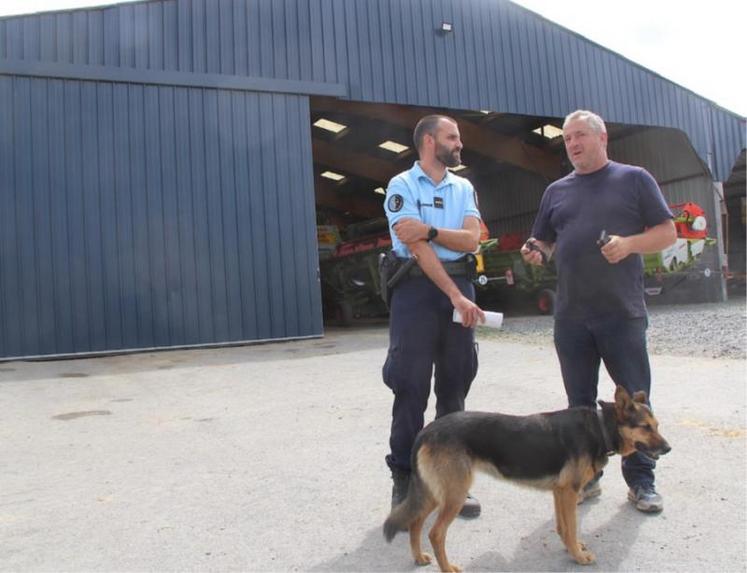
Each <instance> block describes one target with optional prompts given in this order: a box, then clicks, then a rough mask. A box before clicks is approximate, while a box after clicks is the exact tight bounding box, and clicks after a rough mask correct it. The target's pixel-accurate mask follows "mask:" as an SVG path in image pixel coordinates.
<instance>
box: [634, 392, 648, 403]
mask: <svg viewBox="0 0 747 573" xmlns="http://www.w3.org/2000/svg"><path fill="white" fill-rule="evenodd" d="M633 401H634V402H640V403H641V404H645V403H646V402H648V397H647V396H646V392H644V391H643V390H640V391H638V392H636V393H635V394H633Z"/></svg>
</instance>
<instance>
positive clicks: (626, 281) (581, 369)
mask: <svg viewBox="0 0 747 573" xmlns="http://www.w3.org/2000/svg"><path fill="white" fill-rule="evenodd" d="M563 139H564V141H565V148H566V152H567V154H568V158H569V159H570V161H571V163H572V164H573V167H574V171H573V172H572V173H570V174H569V175H567V176H566V177H563V178H562V179H559V180H558V181H555V182H554V183H552V184H551V185H550V186H548V188H547V189H546V190H545V194H544V195H543V197H542V201H541V203H540V208H539V212H538V213H537V217H536V219H535V222H534V226H533V228H532V238H530V239H529V240H528V241H527V244H525V245H524V247H522V250H521V252H522V255H523V256H524V259H525V260H526V261H527V262H528V263H530V264H535V265H541V264H542V257H543V254H544V256H545V257H547V258H549V257H550V256H552V257H554V259H555V267H556V268H557V272H558V285H557V299H556V306H555V328H554V338H555V349H556V351H557V353H558V359H559V361H560V368H561V371H562V374H563V383H564V384H565V390H566V394H567V396H568V404H569V406H570V407H573V406H588V407H591V408H595V407H596V398H597V384H598V381H599V366H600V363H601V361H604V365H605V367H606V368H607V371H608V372H609V375H610V377H611V378H612V379H613V380H614V382H615V383H616V384H619V385H621V386H623V387H625V389H626V390H628V392H630V393H631V394H632V393H633V392H637V391H639V390H644V391H645V392H646V394H647V395H648V396H650V390H651V372H650V367H649V360H648V352H647V350H646V328H647V326H648V315H647V312H646V304H645V302H644V298H643V260H642V257H641V255H642V254H645V253H653V252H658V251H661V250H662V249H664V248H666V247H668V246H669V245H671V244H672V243H674V241H675V240H676V238H677V235H676V231H675V227H674V222H673V221H672V212H671V211H670V210H669V207H668V206H667V204H666V202H665V200H664V197H663V195H662V193H661V190H660V189H659V186H658V185H657V183H656V181H655V180H654V178H653V177H652V176H651V175H650V174H649V173H648V172H647V171H646V170H645V169H642V168H640V167H635V166H632V165H625V164H622V163H616V162H614V161H610V160H609V159H608V157H607V128H606V127H605V125H604V121H603V120H602V119H601V118H600V117H599V116H598V115H596V114H594V113H592V112H590V111H585V110H578V111H575V112H573V113H571V114H570V115H568V116H567V117H566V118H565V122H564V124H563ZM532 243H533V244H532ZM530 245H531V246H533V247H535V248H530ZM536 248H539V250H537V249H536ZM655 466H656V464H655V462H654V460H652V459H651V458H649V457H647V456H644V455H643V454H640V453H635V454H632V455H630V456H627V457H625V458H623V461H622V472H623V477H624V478H625V481H626V483H627V484H628V486H629V487H630V491H629V493H628V498H629V499H630V500H631V501H632V502H633V503H634V505H635V506H636V507H637V508H638V509H639V510H641V511H645V512H658V511H661V510H662V509H663V507H664V504H663V500H662V498H661V496H660V495H659V494H658V493H657V492H656V490H655V489H654V471H653V470H654V468H655ZM599 477H601V474H600V475H599V476H597V478H596V479H595V480H592V482H591V483H590V484H588V485H587V486H586V488H585V489H584V492H583V493H582V496H581V501H583V499H584V498H585V497H592V496H595V495H599V494H600V493H601V488H600V486H599Z"/></svg>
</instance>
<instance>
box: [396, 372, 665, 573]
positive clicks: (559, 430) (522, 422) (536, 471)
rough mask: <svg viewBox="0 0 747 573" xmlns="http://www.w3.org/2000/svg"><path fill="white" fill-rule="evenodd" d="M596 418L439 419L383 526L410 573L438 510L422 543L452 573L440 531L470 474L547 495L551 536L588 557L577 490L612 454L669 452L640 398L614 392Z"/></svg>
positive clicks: (566, 414) (578, 413)
mask: <svg viewBox="0 0 747 573" xmlns="http://www.w3.org/2000/svg"><path fill="white" fill-rule="evenodd" d="M599 404H600V406H601V410H596V412H595V411H594V410H593V409H590V408H568V409H566V410H560V411H558V412H549V413H543V414H535V415H531V416H509V415H506V414H490V413H484V412H456V413H453V414H449V415H447V416H443V417H442V418H439V419H437V420H435V421H434V422H432V423H431V424H429V425H428V426H426V427H425V428H424V429H423V430H421V432H420V433H419V434H418V436H417V438H416V439H415V444H414V446H413V450H412V452H413V453H412V474H411V477H410V486H409V489H408V492H407V497H406V498H405V500H404V501H403V502H402V503H401V504H399V505H398V506H397V507H395V508H394V509H393V510H392V512H391V514H390V515H389V517H388V519H387V520H386V522H385V523H384V537H385V538H386V540H387V541H391V540H392V539H393V538H394V536H395V535H396V534H397V532H398V531H407V530H408V529H409V531H410V548H411V550H412V556H413V557H414V559H415V562H416V563H417V564H418V565H427V564H429V563H430V562H431V556H430V555H428V554H427V553H424V552H423V551H422V550H421V547H420V537H421V533H422V530H423V523H424V522H425V520H426V518H427V517H428V515H429V514H430V513H431V512H432V511H433V510H434V509H436V508H438V510H439V512H438V517H437V518H436V521H435V523H434V524H433V527H432V528H431V530H430V533H429V535H428V537H429V539H430V541H431V545H432V546H433V549H434V551H435V554H436V560H437V561H438V565H439V567H440V568H441V571H460V569H459V567H457V566H455V565H453V564H451V563H450V562H449V560H448V558H447V557H446V530H447V529H448V528H449V525H450V524H451V522H452V521H453V520H454V518H455V517H456V516H457V514H458V513H459V511H460V509H461V507H462V504H463V503H464V500H465V497H466V495H467V492H468V491H469V489H470V486H471V485H472V480H473V478H474V472H475V471H482V472H484V473H487V474H488V475H492V476H494V477H497V478H504V479H508V480H512V481H515V482H517V483H518V484H520V485H526V486H531V487H534V488H538V489H545V490H552V492H553V496H554V498H555V523H556V529H557V532H558V535H560V538H561V539H562V541H563V543H564V544H565V546H566V548H567V549H568V552H569V553H570V554H571V556H572V557H573V558H574V559H575V560H576V561H577V562H578V563H581V564H584V565H586V564H589V563H592V562H593V561H594V555H593V554H592V553H591V552H590V551H589V550H588V549H587V548H586V546H585V545H584V544H583V543H582V542H581V541H579V540H578V538H577V537H576V528H577V523H576V505H577V502H578V496H579V492H580V491H581V489H582V488H583V487H584V486H585V485H586V484H587V483H588V482H589V480H591V479H592V478H593V477H594V476H595V475H596V474H597V472H599V471H600V470H601V469H602V468H603V467H604V466H605V465H607V459H608V457H609V456H610V455H612V454H615V453H617V454H620V455H622V456H626V455H629V454H632V453H634V452H636V451H639V452H642V453H644V454H646V455H647V456H650V457H652V458H654V459H656V458H658V457H659V456H660V455H662V454H666V453H667V452H668V451H669V450H670V447H669V444H667V442H666V440H665V439H664V438H663V437H662V436H661V435H660V434H659V431H658V422H657V421H656V418H654V415H653V414H652V412H651V410H650V409H649V407H648V406H647V405H646V393H645V392H636V393H635V394H634V395H633V397H632V398H631V397H630V394H628V392H627V391H626V390H625V389H624V388H623V387H622V386H617V389H616V390H615V402H614V403H612V402H603V401H601V400H600V401H599Z"/></svg>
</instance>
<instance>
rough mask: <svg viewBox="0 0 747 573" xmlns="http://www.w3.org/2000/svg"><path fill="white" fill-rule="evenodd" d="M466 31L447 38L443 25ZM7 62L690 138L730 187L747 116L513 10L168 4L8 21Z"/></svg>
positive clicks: (1, 45) (332, 0)
mask: <svg viewBox="0 0 747 573" xmlns="http://www.w3.org/2000/svg"><path fill="white" fill-rule="evenodd" d="M444 20H445V21H448V22H451V23H452V24H453V30H454V31H453V32H452V33H449V34H443V33H441V32H438V31H437V30H438V28H440V25H441V22H442V21H444ZM0 58H7V59H14V60H17V59H21V60H43V61H49V62H65V63H75V64H88V65H91V64H92V65H109V66H123V67H129V68H138V69H151V70H179V71H183V72H207V73H221V74H236V75H247V76H256V77H266V78H282V79H294V80H313V81H317V82H332V83H341V84H345V85H347V86H348V87H349V97H350V99H353V100H360V101H371V102H392V103H405V104H411V105H421V106H440V107H447V108H454V109H474V110H476V109H491V110H494V111H500V112H509V113H517V114H522V115H538V116H550V117H563V116H564V115H566V114H567V113H568V112H569V111H572V110H573V109H576V108H588V109H593V110H595V111H597V112H599V113H600V114H601V115H602V116H603V117H605V119H606V120H608V121H611V122H618V123H625V124H639V125H656V126H664V127H676V128H679V129H681V130H683V131H684V132H685V133H687V134H688V137H689V138H690V140H691V141H692V142H693V147H694V148H695V150H696V152H697V153H698V155H699V156H700V157H701V158H702V159H703V161H704V162H705V163H706V164H707V165H709V166H712V172H713V173H714V174H715V178H716V179H717V180H719V181H724V180H726V179H727V178H728V176H729V173H730V170H731V167H732V165H733V163H734V160H735V159H736V157H737V156H738V154H739V152H740V151H741V150H742V149H743V148H744V147H745V137H746V135H745V124H744V118H740V117H738V116H736V115H735V114H732V113H730V112H727V111H725V110H723V109H721V108H719V107H717V106H714V105H713V104H711V103H710V102H709V101H707V100H705V99H703V98H701V97H699V96H697V95H695V94H694V93H692V92H690V91H688V90H686V89H683V88H681V87H679V86H677V85H675V84H673V83H671V82H669V81H667V80H665V79H664V78H662V77H660V76H658V75H657V74H655V73H652V72H650V71H648V70H646V69H644V68H642V67H640V66H638V65H636V64H634V63H632V62H630V61H629V60H626V59H625V58H622V57H620V56H618V55H617V54H614V53H613V52H610V51H609V50H607V49H605V48H603V47H601V46H598V45H596V44H594V43H592V42H590V41H587V40H585V39H583V38H582V37H580V36H578V35H576V34H574V33H572V32H570V31H568V30H566V29H564V28H562V27H560V26H558V25H556V24H554V23H552V22H550V21H548V20H545V19H544V18H542V17H540V16H537V15H536V14H533V13H531V12H529V11H527V10H525V9H524V8H522V7H520V6H518V5H515V4H512V3H511V2H508V1H506V0H408V1H406V2H403V1H402V0H284V1H279V0H157V1H151V2H142V3H135V4H125V5H120V6H114V7H109V8H105V9H97V10H88V11H75V12H67V13H53V14H44V15H40V16H28V17H21V18H8V19H4V20H0Z"/></svg>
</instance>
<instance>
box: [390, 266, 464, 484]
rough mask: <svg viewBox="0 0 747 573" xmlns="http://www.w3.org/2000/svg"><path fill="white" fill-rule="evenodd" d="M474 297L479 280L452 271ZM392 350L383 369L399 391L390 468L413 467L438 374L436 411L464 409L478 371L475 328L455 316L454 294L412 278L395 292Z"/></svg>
mask: <svg viewBox="0 0 747 573" xmlns="http://www.w3.org/2000/svg"><path fill="white" fill-rule="evenodd" d="M452 279H453V280H454V282H455V283H456V284H457V286H458V287H459V289H460V290H461V291H462V293H464V295H465V296H467V298H469V299H470V300H475V289H474V285H473V284H472V283H471V282H470V281H469V280H467V279H466V278H463V277H452ZM390 310H391V312H390V316H389V352H388V353H387V358H386V362H385V363H384V367H383V370H382V374H383V378H384V383H385V384H386V385H387V386H388V387H389V388H390V389H391V390H392V392H394V405H393V407H392V428H391V434H390V439H389V446H390V449H391V453H390V454H389V455H388V456H387V457H386V461H387V464H388V465H389V467H390V468H396V469H400V470H409V469H410V454H411V450H412V445H413V442H414V441H415V436H416V435H417V433H418V432H419V431H420V430H421V429H422V428H423V424H424V416H425V410H426V409H427V407H428V398H429V396H430V392H431V378H433V379H434V387H433V390H434V393H435V395H436V417H437V418H439V417H441V416H443V415H445V414H449V413H451V412H457V411H461V410H464V401H465V398H466V397H467V393H468V392H469V388H470V385H471V384H472V380H474V378H475V375H476V374H477V347H476V345H475V335H474V329H472V328H465V327H463V326H462V325H461V324H460V323H455V322H453V320H452V315H453V312H454V307H453V306H452V305H451V302H450V301H449V298H448V297H447V296H446V295H445V294H444V293H443V292H442V291H441V290H440V289H439V288H438V287H437V286H436V285H435V284H433V282H431V280H430V279H429V278H427V277H425V276H418V277H412V278H407V279H405V280H403V281H402V282H401V283H400V284H398V285H397V287H396V288H395V290H394V292H393V293H392V300H391V309H390Z"/></svg>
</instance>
